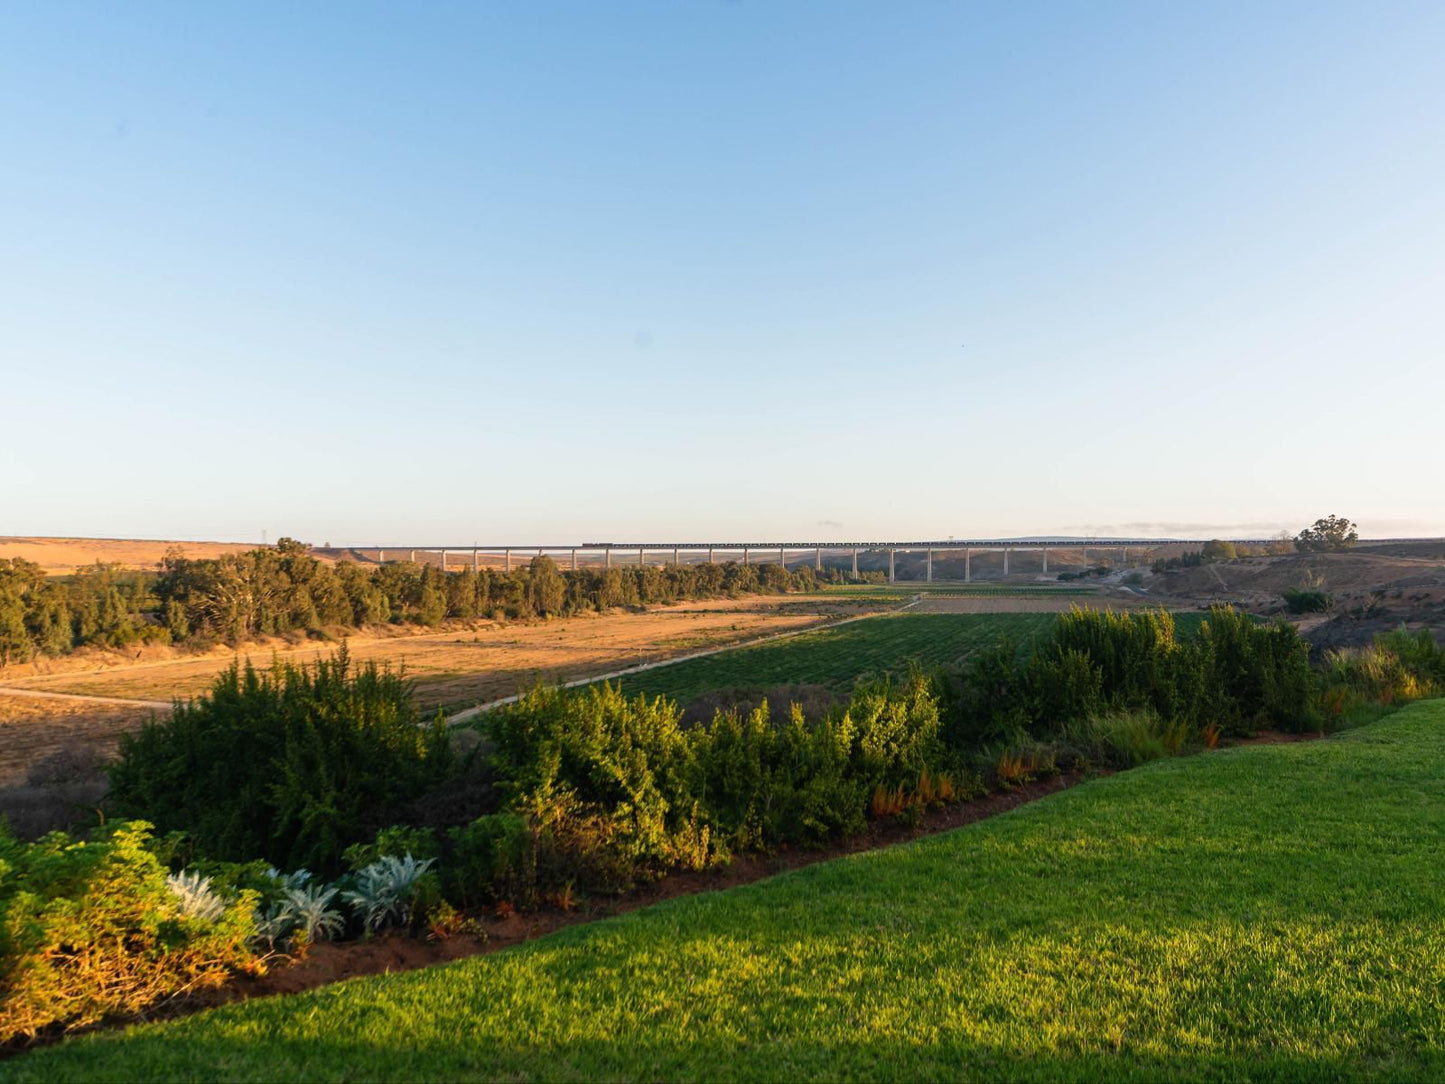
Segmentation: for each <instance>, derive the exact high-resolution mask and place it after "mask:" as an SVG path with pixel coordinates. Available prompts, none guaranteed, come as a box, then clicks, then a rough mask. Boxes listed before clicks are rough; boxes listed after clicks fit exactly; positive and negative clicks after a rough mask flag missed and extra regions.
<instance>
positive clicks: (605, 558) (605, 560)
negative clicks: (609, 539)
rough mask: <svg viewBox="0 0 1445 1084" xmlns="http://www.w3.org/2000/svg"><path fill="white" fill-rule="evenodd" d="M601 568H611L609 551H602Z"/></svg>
mask: <svg viewBox="0 0 1445 1084" xmlns="http://www.w3.org/2000/svg"><path fill="white" fill-rule="evenodd" d="M602 567H604V568H611V567H612V551H611V550H603V551H602Z"/></svg>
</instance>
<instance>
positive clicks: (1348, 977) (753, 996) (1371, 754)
mask: <svg viewBox="0 0 1445 1084" xmlns="http://www.w3.org/2000/svg"><path fill="white" fill-rule="evenodd" d="M1442 1075H1445V701H1435V702H1430V703H1422V704H1417V705H1414V706H1412V707H1408V708H1406V709H1404V710H1403V711H1401V712H1399V713H1398V714H1396V715H1394V716H1392V717H1391V718H1389V719H1387V720H1385V721H1383V722H1380V723H1377V724H1374V725H1372V726H1370V727H1366V728H1363V729H1361V730H1357V731H1353V732H1350V733H1348V734H1346V735H1343V736H1340V737H1336V738H1332V739H1328V740H1324V741H1319V742H1313V743H1301V744H1293V745H1273V746H1252V747H1241V748H1235V749H1231V750H1228V751H1223V752H1217V753H1207V754H1202V755H1199V756H1194V757H1188V758H1182V759H1177V760H1170V761H1161V762H1156V763H1154V764H1152V765H1150V766H1147V767H1144V768H1140V769H1136V770H1134V771H1131V772H1126V773H1122V774H1119V775H1115V776H1111V777H1109V778H1104V779H1099V780H1095V781H1093V782H1091V783H1088V784H1086V785H1083V786H1080V787H1077V788H1075V789H1073V790H1070V791H1067V792H1065V793H1062V794H1059V795H1056V796H1054V797H1052V798H1049V799H1046V800H1044V801H1041V802H1038V803H1036V804H1034V805H1031V806H1026V807H1023V808H1021V809H1018V810H1016V811H1014V812H1012V813H1010V814H1007V815H1005V816H1002V817H998V818H996V819H993V820H990V821H985V822H982V823H980V824H976V825H973V826H971V827H968V828H964V829H961V830H959V831H956V832H952V833H948V834H945V835H940V836H935V837H932V838H929V839H926V840H921V841H919V842H917V843H914V844H910V845H907V846H900V847H895V848H892V849H889V850H885V851H877V852H873V853H869V854H863V855H858V856H854V857H852V858H848V859H844V860H840V861H835V862H830V863H826V864H820V865H817V866H813V867H810V868H808V869H804V870H800V871H797V872H794V873H790V874H787V875H784V876H781V877H777V878H774V879H772V880H770V881H765V882H762V883H759V884H756V885H751V886H748V887H745V888H740V889H735V890H732V891H728V892H721V893H715V894H711V895H704V896H695V897H691V898H687V899H679V900H674V901H671V902H668V903H665V904H661V905H658V906H655V907H652V908H649V909H648V910H645V911H640V912H635V913H633V914H630V915H626V916H623V917H621V918H617V919H611V920H608V921H605V922H599V923H595V924H593V925H590V926H585V927H577V928H573V929H570V930H566V931H563V932H560V933H558V934H554V935H552V936H549V937H547V938H544V939H541V940H539V941H536V942H533V943H531V944H529V945H525V946H522V947H520V948H517V949H515V950H511V951H508V952H504V953H500V954H498V955H495V956H490V957H483V958H475V959H471V960H466V961H461V962H458V963H455V964H451V965H448V966H445V967H439V968H434V969H431V970H427V971H421V972H414V973H411V974H404V975H396V976H388V977H382V978H373V979H363V980H357V981H353V982H348V983H344V984H341V985H337V986H333V987H330V988H327V989H323V990H319V991H316V992H313V993H310V994H305V995H299V996H294V997H286V998H277V999H272V1000H266V1001H256V1002H251V1003H249V1004H245V1005H238V1006H232V1007H230V1008H225V1009H220V1010H216V1011H212V1012H209V1013H206V1014H203V1015H198V1016H194V1017H191V1018H188V1019H185V1020H180V1021H176V1022H174V1023H169V1024H160V1025H151V1026H144V1027H138V1028H134V1029H132V1030H130V1031H127V1032H123V1033H121V1032H117V1033H110V1034H101V1035H97V1036H93V1037H89V1038H84V1039H79V1040H74V1041H70V1042H67V1043H65V1044H64V1045H62V1046H60V1047H57V1048H55V1049H51V1050H45V1051H40V1052H37V1053H35V1054H32V1055H29V1056H27V1057H25V1058H21V1059H18V1060H14V1061H10V1062H8V1063H0V1076H4V1077H7V1078H10V1079H14V1080H54V1081H62V1080H63V1081H80V1080H151V1079H157V1078H176V1077H192V1078H197V1079H252V1080H263V1079H264V1080H276V1079H298V1078H304V1079H308V1080H358V1079H394V1080H395V1079H491V1078H501V1079H506V1080H534V1079H546V1080H574V1079H598V1078H607V1079H619V1078H620V1079H643V1080H659V1079H661V1080H673V1079H694V1078H707V1079H752V1080H780V1079H804V1078H813V1079H842V1078H867V1079H885V1080H913V1079H920V1078H923V1079H936V1078H942V1077H947V1078H959V1077H971V1078H977V1079H994V1078H998V1077H1011V1078H1033V1079H1051V1080H1075V1079H1080V1078H1085V1079H1089V1078H1092V1079H1140V1080H1153V1079H1158V1078H1161V1077H1190V1078H1199V1077H1204V1078H1210V1079H1264V1080H1281V1079H1297V1080H1319V1079H1322V1078H1335V1079H1338V1078H1341V1077H1348V1078H1394V1079H1428V1078H1436V1079H1438V1078H1440V1077H1441V1076H1442Z"/></svg>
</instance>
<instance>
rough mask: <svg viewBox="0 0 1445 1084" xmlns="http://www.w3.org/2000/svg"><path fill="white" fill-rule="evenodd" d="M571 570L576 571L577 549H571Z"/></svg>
mask: <svg viewBox="0 0 1445 1084" xmlns="http://www.w3.org/2000/svg"><path fill="white" fill-rule="evenodd" d="M572 571H573V572H576V571H577V551H576V550H573V551H572Z"/></svg>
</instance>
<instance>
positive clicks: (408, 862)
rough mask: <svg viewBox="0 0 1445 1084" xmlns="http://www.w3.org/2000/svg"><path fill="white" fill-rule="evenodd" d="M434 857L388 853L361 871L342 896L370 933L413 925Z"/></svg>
mask: <svg viewBox="0 0 1445 1084" xmlns="http://www.w3.org/2000/svg"><path fill="white" fill-rule="evenodd" d="M434 861H435V860H434V859H431V858H427V859H425V860H418V859H415V858H413V857H412V856H411V855H409V854H408V855H406V856H404V857H401V858H398V857H397V856H396V855H392V854H389V855H386V856H384V857H382V858H379V859H377V860H376V861H375V862H373V863H372V864H371V865H369V866H366V867H365V868H363V869H361V870H358V871H357V873H356V876H355V879H354V881H353V887H351V888H348V889H345V890H343V891H342V893H341V896H342V898H343V899H344V900H346V902H347V903H349V904H351V906H352V907H354V908H355V909H356V913H357V916H358V917H359V918H360V919H361V922H362V925H363V926H365V927H366V931H367V933H375V932H376V931H377V930H379V929H381V928H382V927H384V926H388V925H392V924H395V925H399V926H406V925H409V924H410V922H411V918H412V905H413V904H414V903H415V902H416V900H417V896H418V895H419V893H420V892H421V889H422V877H423V876H424V875H425V874H426V872H427V871H428V870H429V869H431V867H432V863H433V862H434Z"/></svg>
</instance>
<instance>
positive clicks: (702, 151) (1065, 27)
mask: <svg viewBox="0 0 1445 1084" xmlns="http://www.w3.org/2000/svg"><path fill="white" fill-rule="evenodd" d="M0 46H3V51H4V56H5V60H4V63H3V64H0V427H3V428H0V535H82V536H98V537H140V538H178V539H217V540H235V541H249V540H260V538H261V537H262V534H263V532H265V534H266V536H267V537H269V538H270V539H272V540H274V539H275V538H276V537H278V536H280V535H290V536H293V537H297V538H301V539H304V540H306V541H309V542H313V543H317V544H320V543H323V542H330V543H332V544H335V545H343V544H354V545H375V544H385V543H391V544H402V543H407V542H412V543H416V544H419V545H420V544H450V545H470V544H472V543H481V544H483V545H491V544H510V543H518V544H525V543H529V542H530V543H536V544H566V543H574V542H583V541H597V540H625V539H633V540H647V541H669V540H678V541H689V540H710V539H719V540H722V539H745V538H754V539H764V538H787V539H796V540H812V539H817V540H824V541H829V540H858V539H908V538H935V539H941V538H947V537H950V536H956V537H960V538H962V537H1005V536H1020V535H1033V534H1067V535H1121V534H1122V535H1135V536H1171V535H1172V536H1176V537H1201V536H1202V537H1210V536H1213V535H1222V536H1231V535H1233V536H1263V535H1269V534H1273V533H1274V532H1276V531H1278V530H1281V529H1286V530H1290V531H1295V530H1298V529H1299V528H1300V527H1302V526H1303V525H1305V524H1307V523H1309V522H1311V521H1313V520H1314V519H1315V518H1316V517H1318V516H1323V515H1326V514H1340V515H1345V516H1349V517H1351V518H1353V519H1355V520H1356V521H1358V523H1359V525H1360V528H1361V532H1362V533H1363V534H1365V535H1366V536H1373V537H1382V536H1403V535H1427V534H1428V535H1445V500H1442V487H1441V484H1440V483H1441V478H1442V473H1445V472H1442V468H1445V450H1442V444H1441V440H1440V433H1439V419H1440V412H1441V408H1442V405H1445V255H1442V254H1445V182H1442V177H1445V64H1442V63H1441V62H1440V57H1441V56H1442V55H1445V4H1440V3H1439V2H1438V0H1431V2H1428V3H1420V4H1403V3H1375V2H1371V3H1355V4H1331V3H1321V2H1318V0H1311V2H1308V3H1287V2H1270V3H1267V4H1261V3H1257V2H1254V0H1250V2H1247V3H1244V2H1241V3H1197V4H1196V3H1162V4H1161V3H1158V2H1153V0H1151V2H1147V3H1102V2H1101V3H1083V2H1077V0H1075V2H1069V3H1046V2H1042V0H1040V2H1030V3H1022V4H1021V3H1016V2H1012V0H1010V2H1006V3H940V2H924V0H917V2H905V0H898V2H888V3H878V2H870V3H850V2H844V0H828V2H818V3H809V2H804V0H777V2H772V3H762V2H758V0H740V2H705V0H697V2H685V0H666V2H662V0H659V2H656V3H630V2H623V0H618V2H611V0H609V2H592V0H576V2H573V3H551V2H547V0H527V2H525V3H523V2H494V3H493V2H482V0H474V2H470V3H463V4H448V3H440V2H429V3H427V4H403V3H399V2H397V3H390V4H369V3H361V2H356V0H347V2H345V3H341V2H336V3H328V2H323V0H308V2H307V3H305V4H295V3H268V2H264V0H251V2H245V3H226V2H221V0H208V2H207V3H204V4H197V3H193V2H190V0H186V2H177V3H95V2H80V0H68V2H63V3H57V2H55V0H39V2H25V0H0Z"/></svg>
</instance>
